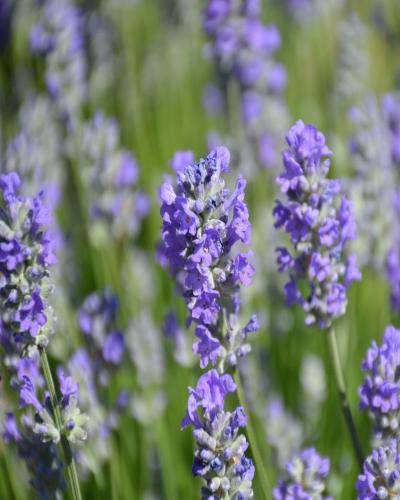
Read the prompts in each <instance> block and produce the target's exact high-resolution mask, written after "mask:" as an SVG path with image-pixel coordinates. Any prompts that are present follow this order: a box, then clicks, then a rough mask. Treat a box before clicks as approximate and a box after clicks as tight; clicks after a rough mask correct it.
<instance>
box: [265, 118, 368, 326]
mask: <svg viewBox="0 0 400 500" xmlns="http://www.w3.org/2000/svg"><path fill="white" fill-rule="evenodd" d="M286 141H287V144H288V146H289V149H287V150H285V151H284V152H283V164H284V167H285V171H284V173H283V174H282V175H280V176H278V177H277V183H278V184H279V186H280V188H281V191H282V193H284V194H285V195H286V196H287V198H288V201H287V202H286V204H285V203H283V202H281V201H277V202H276V205H275V208H274V211H273V214H274V218H275V227H276V228H277V229H279V228H283V229H284V231H285V232H286V233H287V234H288V235H290V239H291V242H292V244H293V247H294V251H295V253H294V255H292V254H291V253H290V252H289V251H288V250H287V249H286V248H283V247H281V248H278V249H277V253H278V257H277V263H278V268H279V271H280V272H288V273H289V281H288V282H287V284H286V285H285V294H286V302H287V304H288V305H293V304H299V305H301V306H302V308H303V309H304V310H305V312H306V313H307V316H306V324H314V323H315V324H317V325H318V326H319V327H321V328H327V327H329V326H330V325H331V323H332V320H333V319H335V318H337V317H339V316H342V315H343V314H344V312H345V310H346V306H347V297H346V293H347V288H348V286H349V284H350V283H351V282H352V281H354V280H356V279H360V277H361V275H360V273H359V271H358V269H357V266H356V263H355V259H354V257H353V256H351V257H349V258H348V259H347V260H346V261H343V260H344V256H343V252H344V249H345V247H346V243H347V242H348V241H350V240H353V239H354V238H355V236H356V227H355V221H354V218H353V214H352V205H351V203H350V202H349V201H348V200H347V199H346V198H345V197H344V196H341V195H340V190H341V187H340V183H339V181H337V180H331V179H327V178H326V176H327V174H328V171H329V166H330V162H329V160H328V159H327V158H326V157H329V156H330V155H331V154H332V152H331V151H330V150H329V148H328V147H327V146H326V144H325V137H324V136H323V134H322V133H321V132H318V130H317V129H316V128H315V127H314V126H313V125H304V123H303V122H302V121H298V122H297V123H296V124H295V125H294V126H293V127H292V128H291V129H290V131H289V132H288V134H287V136H286ZM300 283H305V284H307V288H308V290H307V292H301V291H300V290H301V289H302V288H300Z"/></svg>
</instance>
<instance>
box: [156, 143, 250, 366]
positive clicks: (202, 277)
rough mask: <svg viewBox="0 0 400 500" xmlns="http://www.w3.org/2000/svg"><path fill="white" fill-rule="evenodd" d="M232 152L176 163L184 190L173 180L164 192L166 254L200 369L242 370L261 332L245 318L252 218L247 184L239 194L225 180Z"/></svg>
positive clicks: (222, 150)
mask: <svg viewBox="0 0 400 500" xmlns="http://www.w3.org/2000/svg"><path fill="white" fill-rule="evenodd" d="M229 158H230V153H229V151H228V149H227V148H225V147H219V148H216V149H215V150H213V151H212V152H211V153H210V154H209V155H208V156H207V158H205V159H201V160H200V161H199V162H198V163H191V164H187V163H183V161H175V162H174V165H175V166H176V177H177V184H173V183H172V181H171V180H170V179H168V180H166V181H165V182H164V184H163V185H162V187H161V189H160V198H161V202H162V205H161V215H162V219H163V225H162V243H161V246H160V249H159V256H160V260H161V261H162V263H165V264H167V265H168V266H169V268H170V271H171V273H172V274H173V275H174V276H175V277H176V279H177V280H178V282H179V285H180V287H181V289H182V291H183V295H184V298H185V300H186V304H187V307H188V310H189V315H190V317H189V322H192V321H193V322H194V323H195V324H196V325H197V326H196V331H195V334H196V337H197V338H198V341H197V342H196V343H195V344H194V346H193V351H194V352H195V353H196V354H197V355H198V356H199V357H200V366H201V367H202V368H205V367H206V366H207V365H208V364H209V363H211V364H212V365H214V366H215V365H216V364H217V363H218V369H219V371H220V372H223V371H224V370H225V367H226V366H235V365H236V363H237V359H238V358H239V357H242V356H244V355H245V354H247V353H248V352H249V350H250V345H249V344H247V343H246V338H247V336H248V334H249V333H251V332H255V331H257V329H258V321H257V318H256V317H255V316H253V317H251V318H250V320H249V321H248V323H247V325H246V326H244V327H241V326H240V325H239V320H238V312H239V306H240V293H239V292H240V286H241V285H244V286H247V285H249V284H250V283H251V278H252V275H253V274H254V268H253V266H252V265H251V264H250V263H249V258H250V256H251V252H250V251H248V250H245V251H239V249H238V248H237V247H238V246H239V244H241V245H240V246H241V247H242V248H243V247H244V248H245V249H246V247H248V245H249V244H250V229H251V225H250V222H249V214H248V210H247V206H246V204H245V202H244V190H245V186H246V181H245V180H244V179H243V178H242V177H239V178H238V179H237V182H236V186H235V189H234V191H233V193H230V192H229V189H227V188H226V186H225V181H224V180H223V178H222V174H224V173H226V172H228V170H229Z"/></svg>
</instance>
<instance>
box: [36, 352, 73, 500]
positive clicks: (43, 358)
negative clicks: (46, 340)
mask: <svg viewBox="0 0 400 500" xmlns="http://www.w3.org/2000/svg"><path fill="white" fill-rule="evenodd" d="M40 362H41V365H42V370H43V375H44V378H45V380H46V385H47V388H48V390H49V392H50V400H51V406H52V409H53V413H54V419H55V422H56V425H57V428H58V430H59V432H60V435H61V446H62V449H63V453H64V459H65V467H66V470H67V477H68V483H69V486H70V488H71V492H72V498H73V499H74V500H82V495H81V491H80V487H79V479H78V473H77V471H76V466H75V461H74V458H73V455H72V451H71V447H70V444H69V442H68V439H67V438H66V437H65V435H64V434H63V431H62V429H63V422H62V417H61V413H60V408H59V405H58V400H57V394H56V388H55V385H54V380H53V376H52V374H51V369H50V365H49V360H48V359H47V354H46V350H45V349H40Z"/></svg>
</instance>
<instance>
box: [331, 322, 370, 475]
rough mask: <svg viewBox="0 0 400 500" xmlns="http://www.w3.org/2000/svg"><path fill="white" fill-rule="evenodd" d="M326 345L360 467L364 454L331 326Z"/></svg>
mask: <svg viewBox="0 0 400 500" xmlns="http://www.w3.org/2000/svg"><path fill="white" fill-rule="evenodd" d="M328 347H329V355H330V357H331V360H332V366H333V372H334V375H335V381H336V385H337V389H338V393H339V399H340V405H341V408H342V412H343V416H344V419H345V422H346V425H347V429H348V431H349V433H350V438H351V442H352V445H353V448H354V453H355V455H356V458H357V460H358V463H359V465H360V468H361V469H362V467H363V464H364V455H363V452H362V449H361V444H360V439H359V437H358V434H357V429H356V426H355V424H354V420H353V415H352V414H351V409H350V405H349V401H348V399H347V394H346V387H345V384H344V377H343V370H342V366H341V364H340V357H339V351H338V347H337V342H336V334H335V330H334V329H333V328H332V327H331V328H329V330H328Z"/></svg>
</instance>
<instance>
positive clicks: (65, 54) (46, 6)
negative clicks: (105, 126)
mask: <svg viewBox="0 0 400 500" xmlns="http://www.w3.org/2000/svg"><path fill="white" fill-rule="evenodd" d="M38 9H39V19H38V22H37V24H35V25H34V26H33V28H32V31H31V37H30V42H31V48H32V51H33V52H34V53H37V54H40V55H43V56H44V57H45V59H46V75H45V78H46V85H47V90H48V92H49V94H50V96H51V97H52V98H53V99H54V101H55V103H56V105H57V109H58V112H59V116H60V118H61V120H62V121H63V122H64V123H65V124H66V125H67V126H68V127H72V128H73V127H74V126H75V125H76V120H77V119H78V116H79V109H80V107H81V105H82V103H83V102H84V100H85V98H86V93H87V89H86V58H85V53H84V36H83V17H82V13H81V12H80V11H79V9H78V8H77V7H76V6H75V5H73V3H72V2H71V1H70V0H45V1H44V2H41V5H40V6H39V7H38Z"/></svg>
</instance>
